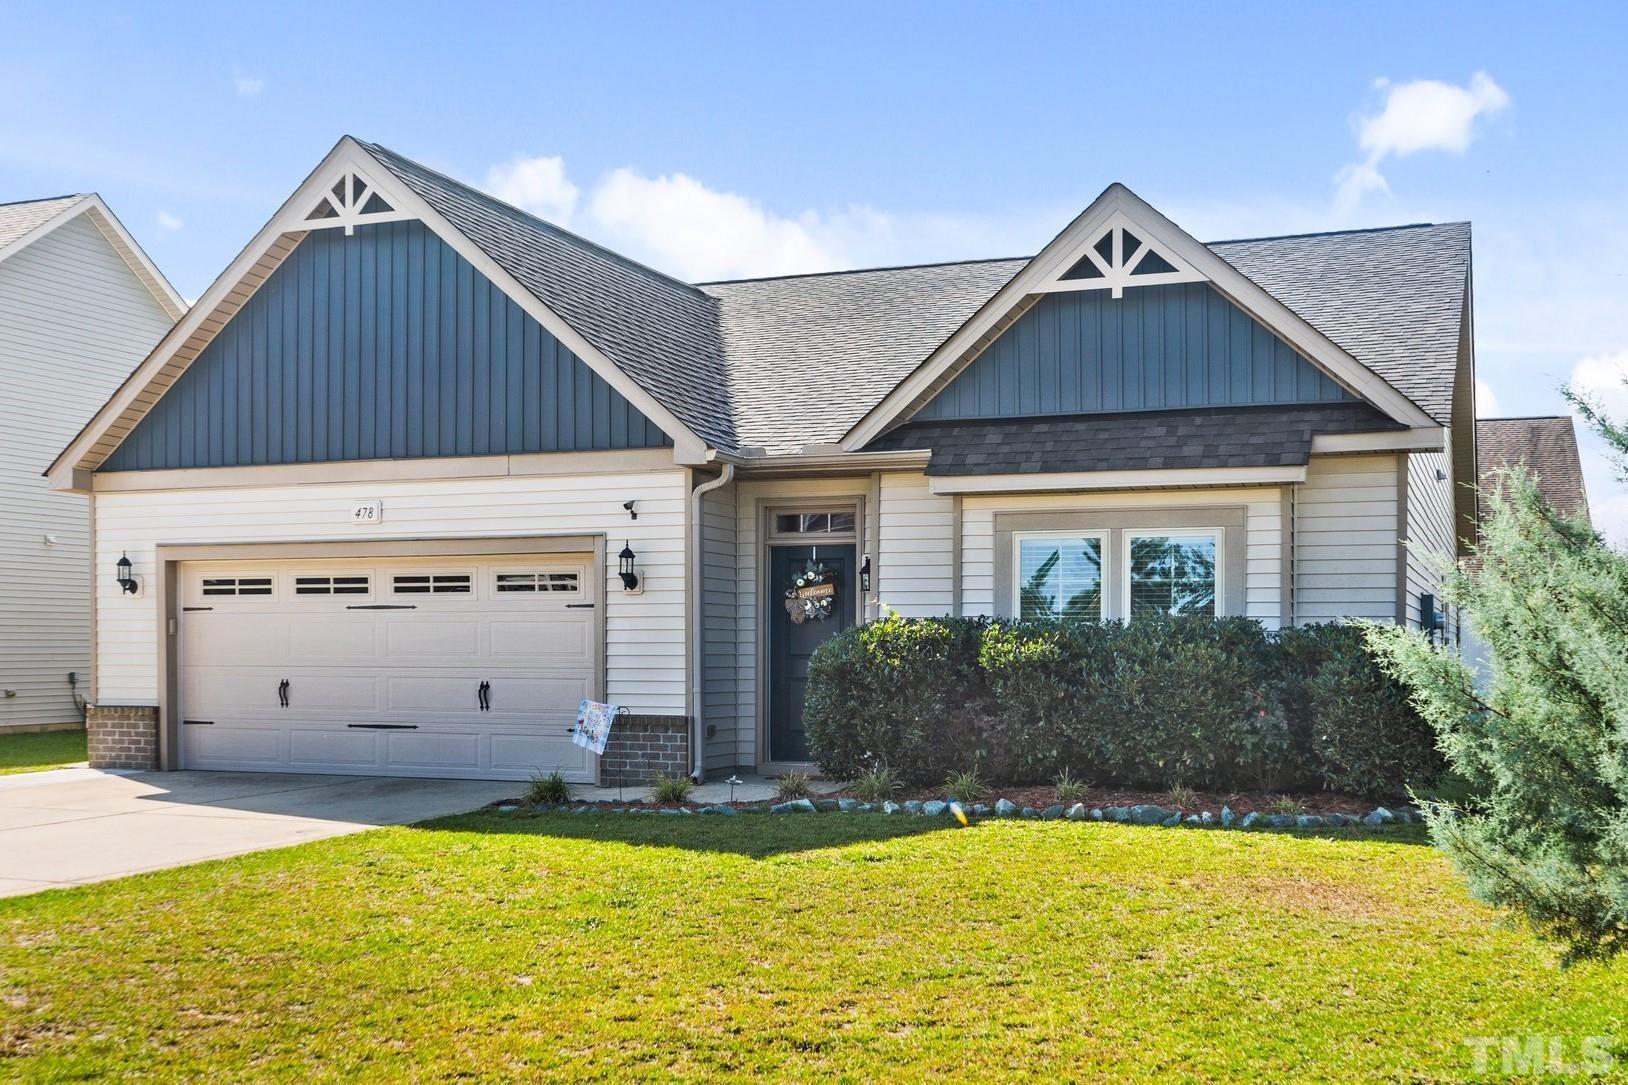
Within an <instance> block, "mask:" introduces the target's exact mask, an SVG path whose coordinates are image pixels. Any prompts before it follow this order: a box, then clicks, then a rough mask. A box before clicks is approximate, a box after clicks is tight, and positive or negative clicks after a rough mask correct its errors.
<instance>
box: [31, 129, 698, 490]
mask: <svg viewBox="0 0 1628 1085" xmlns="http://www.w3.org/2000/svg"><path fill="white" fill-rule="evenodd" d="M356 173H360V174H361V175H363V177H364V178H365V179H366V180H367V181H368V182H369V183H370V184H371V186H372V187H373V188H374V189H375V190H376V191H378V192H379V194H380V195H381V196H382V197H383V198H384V199H385V200H387V201H388V202H389V203H390V204H391V206H392V207H393V208H394V209H395V213H394V214H393V215H392V218H417V219H418V220H420V221H421V222H423V223H424V225H425V226H426V227H428V228H429V230H430V231H431V232H432V233H434V234H435V235H436V236H437V237H439V238H440V239H441V240H442V241H444V242H445V243H446V244H447V245H448V246H449V247H451V248H452V249H453V251H455V252H456V253H458V255H460V256H462V257H463V258H464V259H465V260H468V261H469V263H470V264H471V265H473V266H474V268H475V270H476V271H478V272H480V273H481V274H482V275H484V276H486V278H487V279H489V280H491V282H492V283H493V285H495V286H496V287H497V288H498V289H499V290H501V291H502V292H503V293H504V294H505V295H507V296H508V297H509V298H510V299H511V300H513V301H514V302H515V304H517V305H519V306H520V308H521V309H522V310H524V311H525V312H526V314H527V315H528V316H530V317H531V318H532V319H534V320H536V321H537V322H538V323H539V324H541V325H542V326H543V327H544V328H545V329H546V330H547V331H548V332H549V334H551V335H553V336H554V337H555V338H556V339H558V340H559V341H560V342H561V343H563V344H564V345H565V347H566V349H568V350H570V351H571V352H572V353H573V354H575V355H576V356H577V357H579V358H581V359H582V360H583V362H584V363H585V364H586V365H587V366H588V368H590V369H592V370H593V371H594V372H595V373H597V374H598V375H599V376H600V377H602V378H604V380H605V382H606V383H607V384H609V385H610V386H611V387H612V388H614V389H616V390H617V391H618V392H620V393H621V394H622V396H623V397H624V398H625V399H627V401H628V402H629V403H631V404H633V406H634V407H636V408H637V409H638V410H639V411H641V412H643V414H644V415H645V416H646V417H647V418H649V419H650V420H651V421H652V422H654V423H655V424H656V425H657V426H658V427H660V428H661V430H662V431H663V432H665V433H666V434H667V435H668V436H669V437H671V438H672V439H673V444H674V457H675V459H677V460H678V462H680V463H704V462H705V460H706V451H707V446H706V442H705V441H703V440H702V439H701V438H700V437H698V436H697V435H696V434H695V433H693V432H692V431H691V430H690V429H689V427H687V426H686V425H684V423H682V422H681V421H679V419H678V417H677V416H676V415H674V414H673V413H672V412H671V411H670V410H668V409H667V408H666V407H665V406H663V405H662V404H661V403H660V402H659V401H657V400H656V398H655V397H654V396H652V395H650V393H648V392H646V391H645V390H644V389H643V388H642V387H641V386H640V385H639V384H638V383H636V382H635V381H634V380H633V379H632V378H631V377H629V376H628V375H627V374H626V373H624V372H623V371H622V369H621V368H620V367H619V366H617V365H616V363H615V362H613V361H611V360H610V358H608V357H607V356H605V355H604V354H603V353H601V352H600V351H599V350H598V348H596V347H594V346H593V344H591V343H589V342H588V341H587V340H586V339H584V338H583V337H582V336H581V335H580V334H578V333H577V331H576V329H574V328H572V327H571V326H570V325H569V324H567V323H566V322H565V321H564V320H563V319H562V318H561V317H559V316H558V315H557V314H555V313H554V312H553V311H552V310H550V309H549V308H548V307H547V306H545V305H544V304H543V303H542V302H541V301H539V300H538V299H537V296H536V295H535V294H533V293H532V292H531V291H529V290H527V289H526V288H525V287H524V286H523V285H521V284H520V283H519V282H518V281H517V280H516V279H515V278H514V276H512V275H510V274H509V273H508V272H506V271H504V270H503V269H502V268H501V267H499V266H498V265H497V263H496V262H495V261H494V260H493V259H492V258H491V257H490V256H488V255H487V254H486V252H485V251H484V250H483V249H481V248H480V247H479V246H478V245H476V244H475V243H474V242H472V241H470V240H469V238H468V237H466V236H465V235H464V234H463V233H462V231H460V230H458V229H457V228H456V227H454V226H453V225H452V224H451V223H450V222H448V221H447V220H446V219H444V218H443V217H442V216H441V215H440V214H439V213H437V212H436V211H435V210H434V209H433V208H431V207H430V206H429V204H427V203H425V202H424V200H422V199H421V198H420V197H419V196H418V195H417V194H416V193H414V192H412V191H411V190H410V189H408V188H407V186H406V185H404V184H401V183H399V182H397V181H396V180H395V178H394V175H390V174H389V173H388V171H387V170H386V169H385V168H384V166H383V165H382V164H381V163H379V161H378V160H377V159H376V158H374V157H373V155H372V154H370V153H369V152H368V151H367V150H366V149H365V148H363V147H362V146H361V145H360V144H359V143H357V142H356V140H354V139H352V138H351V137H350V136H345V137H343V138H342V139H340V141H339V142H338V143H337V144H335V146H334V148H333V150H331V151H329V152H328V154H327V155H326V156H325V157H324V158H323V160H322V161H321V162H320V163H319V164H318V165H317V167H316V169H314V170H312V171H311V173H310V174H309V175H308V176H307V177H306V179H305V180H304V181H303V182H302V183H301V184H300V185H299V187H298V188H296V189H295V190H294V191H293V193H292V194H290V195H289V197H288V198H287V199H286V200H284V201H283V203H282V206H280V207H279V208H278V209H277V211H276V213H275V214H274V215H272V217H271V219H270V221H268V222H267V223H266V225H265V226H263V227H261V229H260V232H259V233H257V234H256V235H255V236H254V238H253V240H251V241H250V242H249V244H248V245H247V246H245V247H244V249H243V251H242V252H240V253H239V254H238V255H237V258H236V259H234V260H233V261H232V262H231V263H230V264H229V265H227V267H226V270H225V271H223V272H221V274H220V276H219V277H218V278H216V279H215V281H214V282H213V283H211V284H210V286H209V289H208V290H206V291H204V294H203V296H202V297H200V298H199V299H198V302H197V304H196V305H194V306H193V307H192V310H191V311H190V312H188V313H187V314H186V315H185V316H184V317H183V318H182V319H181V320H180V321H179V322H178V323H177V324H176V325H175V327H173V328H171V329H170V332H169V334H168V335H166V336H165V337H164V338H163V340H161V341H160V342H159V344H158V346H157V347H156V348H155V349H154V350H153V352H152V353H151V354H149V355H148V356H147V358H146V360H145V361H143V362H142V363H141V365H140V366H138V367H137V368H136V370H135V372H134V373H132V374H131V375H130V377H129V378H128V379H127V380H126V381H125V382H124V384H122V385H120V386H119V388H118V390H117V391H115V392H114V393H113V396H112V397H111V398H110V399H109V400H108V402H107V403H106V404H105V405H103V407H102V409H101V410H100V411H98V412H97V413H96V416H95V417H94V418H93V419H92V420H91V421H90V422H89V423H88V424H87V425H86V426H85V428H84V429H83V430H81V431H80V433H79V435H78V436H76V437H75V438H74V440H73V441H72V442H71V443H69V445H68V446H67V447H66V448H65V449H63V450H62V452H61V453H60V454H59V455H58V456H57V458H56V460H55V461H53V462H52V464H51V466H50V467H49V468H48V469H47V471H46V475H47V477H49V478H50V480H51V485H52V487H53V488H54V489H59V490H83V489H85V488H86V487H85V483H84V479H83V477H82V476H80V475H78V474H76V472H83V471H87V470H90V471H94V470H95V469H96V468H97V467H99V466H100V465H101V464H102V463H103V462H105V460H106V458H107V456H109V455H111V454H112V451H113V449H114V448H117V447H118V442H119V441H121V440H123V438H124V437H125V436H126V435H128V433H129V432H130V430H131V429H132V428H134V426H135V424H136V422H138V421H139V420H140V419H141V417H142V416H144V415H145V414H146V412H147V411H148V410H149V409H150V408H151V407H152V405H153V404H154V403H156V402H157V401H158V399H159V398H160V397H161V396H162V395H163V393H164V391H167V390H168V388H169V387H170V386H171V385H173V384H174V382H175V380H177V379H179V377H180V375H181V374H182V373H184V372H185V371H186V367H187V366H188V365H190V364H191V362H192V361H193V360H194V359H195V358H196V357H197V356H198V355H199V354H200V353H201V352H202V351H203V350H204V348H205V347H207V346H208V344H209V342H210V341H211V340H212V339H213V338H214V336H215V334H216V333H218V332H219V331H220V329H221V328H223V327H225V326H226V324H227V322H228V321H230V320H231V318H232V317H233V316H234V315H236V313H237V312H238V310H240V309H241V308H242V307H243V305H244V303H245V302H247V301H248V299H249V298H250V297H252V296H253V295H254V292H255V291H256V290H258V289H259V288H260V286H261V285H262V284H263V283H264V282H265V281H266V279H268V278H269V277H270V276H271V274H272V273H273V272H274V271H276V270H277V268H278V267H279V266H281V264H282V262H283V260H284V259H286V258H287V256H288V254H289V253H290V252H292V251H293V250H294V247H295V246H296V245H298V244H299V242H300V241H301V240H303V239H304V237H305V235H306V233H307V232H309V230H310V229H311V228H312V224H311V223H310V222H308V221H306V218H307V216H308V215H309V213H310V210H311V208H312V207H313V206H315V203H316V201H317V199H318V198H319V197H322V196H325V195H326V194H327V193H328V192H329V191H330V190H331V188H332V186H333V184H334V182H335V181H336V180H337V179H338V178H339V177H340V176H342V175H344V176H346V177H348V176H349V175H351V174H356ZM380 176H387V177H388V179H387V180H384V181H378V180H376V178H378V177H380ZM369 221H371V218H370V219H369ZM183 351H184V352H185V357H178V356H179V355H181V354H182V353H183ZM172 363H174V364H173V365H172ZM161 377H167V380H164V381H163V382H162V386H161V387H160V378H161ZM121 422H126V423H127V424H126V425H125V428H124V431H123V432H122V433H119V434H117V435H116V438H115V439H114V440H113V443H112V444H111V445H109V446H108V447H106V448H104V449H101V450H100V451H98V445H100V444H102V443H103V438H104V437H105V436H107V435H108V434H109V431H110V430H112V429H113V428H114V427H115V425H116V424H118V423H121Z"/></svg>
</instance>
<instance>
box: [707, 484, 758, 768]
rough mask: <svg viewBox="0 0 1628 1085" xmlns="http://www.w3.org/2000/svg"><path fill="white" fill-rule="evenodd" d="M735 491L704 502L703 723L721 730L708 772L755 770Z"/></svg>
mask: <svg viewBox="0 0 1628 1085" xmlns="http://www.w3.org/2000/svg"><path fill="white" fill-rule="evenodd" d="M735 492H736V488H735V487H734V486H733V485H730V486H724V487H721V488H720V489H717V490H713V491H711V492H709V493H707V494H704V495H703V496H702V498H701V622H702V628H703V634H702V643H703V658H702V666H703V667H704V668H705V674H704V675H703V677H702V695H703V697H704V703H703V705H702V720H703V723H704V724H705V727H704V728H703V731H705V730H706V729H707V728H716V730H715V731H714V732H713V733H712V734H710V735H708V736H707V737H706V739H705V743H706V769H707V771H709V772H711V771H716V770H720V769H730V768H734V767H735V766H737V765H749V764H751V761H750V759H748V760H742V759H741V747H742V745H743V742H744V741H745V740H749V739H750V727H749V726H748V727H747V731H748V734H747V735H746V736H745V738H744V739H743V736H742V735H741V730H742V727H743V724H742V720H741V713H740V689H739V675H738V671H739V666H740V660H739V652H740V639H741V630H740V626H739V623H738V621H737V619H736V611H737V609H738V606H739V601H738V600H737V598H736V584H735V575H736V569H737V567H738V564H739V561H740V559H739V556H738V553H737V550H736V536H737V534H738V530H739V529H738V525H737V522H736V511H735Z"/></svg>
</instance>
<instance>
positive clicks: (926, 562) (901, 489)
mask: <svg viewBox="0 0 1628 1085" xmlns="http://www.w3.org/2000/svg"><path fill="white" fill-rule="evenodd" d="M877 523H878V526H879V528H880V532H881V535H880V540H881V541H880V545H879V546H878V550H879V553H878V555H877V561H876V569H875V573H876V584H875V586H876V594H877V598H878V599H880V600H881V603H882V606H883V607H885V608H888V609H891V610H894V611H897V612H898V613H900V614H902V615H903V616H905V617H906V618H931V617H935V616H937V615H941V614H948V613H950V612H951V610H953V609H954V605H955V603H954V590H955V528H954V524H955V499H954V498H951V497H941V496H936V495H934V494H933V493H931V492H929V490H928V488H927V476H925V475H921V474H915V473H910V474H905V473H901V472H894V473H890V474H885V475H883V476H882V498H881V508H880V509H879V510H877Z"/></svg>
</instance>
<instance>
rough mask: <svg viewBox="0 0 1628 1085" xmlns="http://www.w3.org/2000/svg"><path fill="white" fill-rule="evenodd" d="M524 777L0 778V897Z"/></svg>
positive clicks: (343, 825) (402, 813)
mask: <svg viewBox="0 0 1628 1085" xmlns="http://www.w3.org/2000/svg"><path fill="white" fill-rule="evenodd" d="M524 787H525V785H524V784H520V783H513V782H509V783H503V782H494V781H486V780H406V779H394V778H380V777H368V776H300V775H291V774H285V773H258V772H253V773H251V772H144V773H133V774H114V773H107V772H98V771H96V770H94V769H57V770H54V771H51V772H36V773H24V774H21V775H18V776H9V777H0V896H16V895H18V894H22V893H34V892H38V891H39V890H41V889H54V888H57V887H59V886H65V885H83V884H85V883H86V882H97V881H102V880H104V879H107V878H118V877H122V876H123V875H126V874H136V873H139V872H141V871H144V870H161V869H163V868H165V867H174V866H184V865H186V864H187V863H197V862H201V861H202V860H205V859H219V858H222V857H224V856H228V855H241V854H243V853H244V852H250V851H262V850H265V849H267V848H281V847H286V846H287V845H289V844H299V843H303V842H305V841H307V840H320V839H322V838H324V837H330V836H343V835H345V834H346V833H355V832H361V831H362V830H364V829H371V828H375V827H377V826H380V825H403V824H407V823H409V822H414V821H423V820H425V819H426V818H433V817H440V816H442V815H445V814H458V813H463V812H464V811H467V810H473V809H475V808H476V807H479V806H484V805H486V804H487V803H489V802H491V801H493V800H494V799H501V798H506V797H508V796H511V795H516V794H519V793H520V792H521V791H522V790H523V789H524Z"/></svg>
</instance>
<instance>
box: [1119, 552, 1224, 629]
mask: <svg viewBox="0 0 1628 1085" xmlns="http://www.w3.org/2000/svg"><path fill="white" fill-rule="evenodd" d="M1216 540H1217V536H1216V533H1214V532H1194V533H1185V532H1184V533H1182V534H1170V535H1139V534H1132V533H1129V532H1127V533H1126V540H1125V551H1126V574H1125V577H1126V590H1127V592H1128V593H1129V603H1128V605H1127V607H1126V610H1127V611H1128V612H1129V613H1130V616H1131V618H1132V620H1135V619H1136V618H1140V617H1143V616H1144V615H1149V614H1206V615H1210V616H1212V617H1213V616H1214V615H1215V613H1216V607H1215V604H1216V598H1217V596H1218V594H1219V591H1218V589H1219V586H1220V576H1219V573H1218V572H1217V568H1218V567H1217V563H1216V556H1217V551H1218V550H1219V547H1218V545H1217V541H1216Z"/></svg>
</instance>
